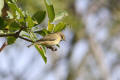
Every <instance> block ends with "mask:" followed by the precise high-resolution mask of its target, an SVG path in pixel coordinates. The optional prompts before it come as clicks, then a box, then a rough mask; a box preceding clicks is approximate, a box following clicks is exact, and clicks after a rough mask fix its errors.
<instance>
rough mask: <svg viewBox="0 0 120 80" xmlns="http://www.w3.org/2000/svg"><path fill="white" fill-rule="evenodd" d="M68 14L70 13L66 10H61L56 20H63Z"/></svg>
mask: <svg viewBox="0 0 120 80" xmlns="http://www.w3.org/2000/svg"><path fill="white" fill-rule="evenodd" d="M66 16H68V13H67V12H66V11H62V12H59V13H57V14H56V17H55V19H54V21H59V20H62V19H63V18H64V17H66Z"/></svg>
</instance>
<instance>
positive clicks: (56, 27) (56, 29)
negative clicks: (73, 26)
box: [53, 22, 66, 32]
mask: <svg viewBox="0 0 120 80" xmlns="http://www.w3.org/2000/svg"><path fill="white" fill-rule="evenodd" d="M65 27H66V24H65V23H63V22H60V23H58V24H57V25H56V26H55V28H54V31H53V32H60V31H62V30H63V29H65Z"/></svg>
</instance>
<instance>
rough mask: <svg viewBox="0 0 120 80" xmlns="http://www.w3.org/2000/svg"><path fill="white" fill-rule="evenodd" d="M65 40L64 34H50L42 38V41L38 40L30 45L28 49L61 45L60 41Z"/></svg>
mask: <svg viewBox="0 0 120 80" xmlns="http://www.w3.org/2000/svg"><path fill="white" fill-rule="evenodd" d="M62 40H65V36H64V34H63V33H62V32H56V33H52V34H48V35H46V36H44V37H43V38H41V39H40V40H37V41H36V42H34V43H33V44H31V45H29V46H28V47H30V46H32V45H37V44H38V45H45V46H54V45H57V44H59V42H60V41H62Z"/></svg>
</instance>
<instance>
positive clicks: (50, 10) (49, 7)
mask: <svg viewBox="0 0 120 80" xmlns="http://www.w3.org/2000/svg"><path fill="white" fill-rule="evenodd" d="M44 2H45V5H46V9H47V13H48V18H49V21H50V22H52V21H53V20H54V18H55V12H54V7H53V4H52V2H51V0H44Z"/></svg>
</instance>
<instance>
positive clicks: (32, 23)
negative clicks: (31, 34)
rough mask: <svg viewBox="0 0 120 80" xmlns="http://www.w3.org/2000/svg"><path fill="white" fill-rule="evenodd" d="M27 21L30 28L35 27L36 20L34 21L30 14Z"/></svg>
mask: <svg viewBox="0 0 120 80" xmlns="http://www.w3.org/2000/svg"><path fill="white" fill-rule="evenodd" d="M26 22H27V26H28V27H29V28H32V27H34V22H33V20H32V18H31V17H30V16H27V18H26Z"/></svg>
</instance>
